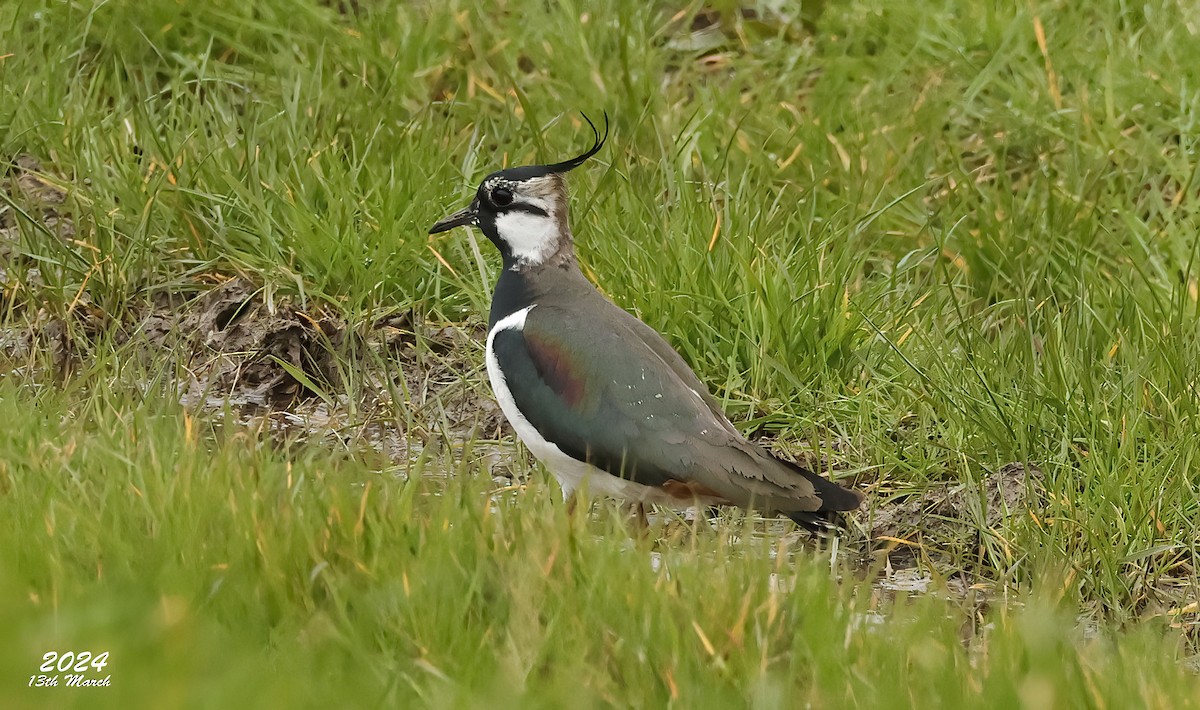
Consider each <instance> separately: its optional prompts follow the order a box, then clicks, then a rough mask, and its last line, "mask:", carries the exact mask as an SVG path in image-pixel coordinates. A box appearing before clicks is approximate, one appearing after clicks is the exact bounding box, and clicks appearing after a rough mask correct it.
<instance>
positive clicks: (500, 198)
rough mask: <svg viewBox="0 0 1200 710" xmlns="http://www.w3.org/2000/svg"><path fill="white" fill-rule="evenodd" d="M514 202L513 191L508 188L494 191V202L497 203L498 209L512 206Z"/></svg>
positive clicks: (498, 188) (499, 188)
mask: <svg viewBox="0 0 1200 710" xmlns="http://www.w3.org/2000/svg"><path fill="white" fill-rule="evenodd" d="M512 201H513V194H512V190H510V189H508V188H507V187H497V188H496V189H495V190H492V202H494V203H496V206H497V207H504V206H506V205H511V204H512Z"/></svg>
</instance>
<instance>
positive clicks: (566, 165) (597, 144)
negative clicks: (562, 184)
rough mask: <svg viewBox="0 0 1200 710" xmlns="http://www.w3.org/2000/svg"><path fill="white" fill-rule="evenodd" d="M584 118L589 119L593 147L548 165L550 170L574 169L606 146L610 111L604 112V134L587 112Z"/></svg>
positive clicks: (563, 170)
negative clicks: (601, 133)
mask: <svg viewBox="0 0 1200 710" xmlns="http://www.w3.org/2000/svg"><path fill="white" fill-rule="evenodd" d="M583 120H585V121H587V124H588V126H589V127H590V128H591V129H592V147H591V148H588V149H587V150H586V151H584V152H583V153H581V154H580V155H577V156H575V157H574V158H570V159H569V160H564V161H562V162H561V163H555V164H554V165H547V166H546V167H547V169H548V170H549V171H550V172H554V173H565V172H567V171H569V170H574V169H575V168H577V167H579V166H580V165H583V163H584V161H586V160H587V159H588V158H590V157H592V156H593V155H595V154H596V153H599V152H600V149H601V148H603V147H604V144H605V142H607V141H608V111H605V112H604V135H603V136H601V135H600V129H598V128H596V124H595V123H592V119H590V118H588V115H587V114H586V113H585V114H583Z"/></svg>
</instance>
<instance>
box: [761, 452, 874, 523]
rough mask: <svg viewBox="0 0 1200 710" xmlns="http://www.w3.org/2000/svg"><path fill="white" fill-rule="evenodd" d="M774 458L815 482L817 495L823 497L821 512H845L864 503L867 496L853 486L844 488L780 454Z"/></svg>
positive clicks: (814, 486)
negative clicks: (780, 456)
mask: <svg viewBox="0 0 1200 710" xmlns="http://www.w3.org/2000/svg"><path fill="white" fill-rule="evenodd" d="M773 458H774V459H775V460H776V461H778V462H779V463H781V464H783V465H784V466H787V467H788V468H790V469H792V470H793V471H795V472H796V473H798V474H800V475H801V476H804V478H806V479H807V480H808V481H809V482H811V483H812V484H813V488H815V489H816V493H817V496H818V497H819V498H820V499H821V509H820V511H819V512H822V513H825V512H845V511H850V510H856V509H857V508H858V506H860V505H862V502H863V499H864V498H865V496H864V495H863V494H862V493H860V492H859V491H856V490H854V489H853V488H843V487H841V486H839V485H838V484H836V483H834V482H833V481H831V480H829V479H828V478H825V477H824V476H821V475H820V474H816V473H813V472H812V471H809V470H808V469H807V468H804V467H803V466H801V465H799V464H796V463H792V462H791V461H788V460H786V459H781V458H779V457H778V456H773Z"/></svg>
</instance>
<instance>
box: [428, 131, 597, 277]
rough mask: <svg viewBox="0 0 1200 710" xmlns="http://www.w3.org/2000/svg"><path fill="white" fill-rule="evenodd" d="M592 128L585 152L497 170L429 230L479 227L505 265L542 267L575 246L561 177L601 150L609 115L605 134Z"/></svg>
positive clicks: (514, 267)
mask: <svg viewBox="0 0 1200 710" xmlns="http://www.w3.org/2000/svg"><path fill="white" fill-rule="evenodd" d="M583 118H584V120H585V121H587V122H588V125H589V126H591V128H592V133H593V135H594V141H593V143H592V147H591V148H589V149H588V150H587V151H585V152H584V153H582V154H581V155H578V156H576V157H574V158H571V159H569V160H564V161H562V162H560V163H554V164H553V165H523V166H521V167H516V168H508V169H507V170H499V171H497V172H494V173H492V174H491V175H488V176H487V177H486V178H484V180H483V182H482V183H480V185H479V189H478V190H477V191H476V193H475V199H474V200H472V202H471V204H470V205H468V206H467V207H466V208H465V209H462V210H459V211H458V212H455V213H454V214H452V215H449V216H448V217H445V218H444V219H441V220H439V221H438V222H437V224H435V225H433V227H431V228H430V230H429V233H430V234H437V233H438V232H445V231H447V230H450V229H453V228H455V227H461V226H474V227H479V229H480V230H482V231H483V233H484V235H486V236H487V238H488V239H490V240H491V241H492V243H493V244H495V245H496V247H497V248H498V249H500V254H501V255H502V256H503V257H504V268H506V269H512V270H515V271H516V270H521V269H523V268H529V267H534V266H540V265H542V264H544V263H546V262H547V261H549V260H550V259H552V258H554V257H556V256H559V255H562V254H564V253H565V254H567V255H568V256H569V255H570V250H571V230H570V228H569V227H568V226H567V187H566V181H565V180H564V179H563V176H564V174H565V173H567V172H568V171H570V170H572V169H574V168H577V167H579V166H580V165H582V164H583V162H584V161H585V160H587V159H588V158H590V157H592V156H593V155H595V154H596V153H597V152H599V150H600V148H601V146H603V145H604V141H605V140H607V139H608V114H605V115H604V135H603V136H601V135H600V131H599V130H597V128H596V126H595V124H593V123H592V122H591V120H590V119H588V117H587V116H584V117H583Z"/></svg>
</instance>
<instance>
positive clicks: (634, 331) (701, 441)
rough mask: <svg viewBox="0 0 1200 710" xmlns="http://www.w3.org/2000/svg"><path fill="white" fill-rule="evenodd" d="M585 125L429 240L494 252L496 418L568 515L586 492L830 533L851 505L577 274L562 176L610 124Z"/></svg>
mask: <svg viewBox="0 0 1200 710" xmlns="http://www.w3.org/2000/svg"><path fill="white" fill-rule="evenodd" d="M584 120H585V121H587V124H588V125H589V126H590V127H591V129H592V133H593V134H594V138H593V143H592V147H591V148H589V149H588V150H586V151H584V152H583V153H581V154H580V155H577V156H575V157H574V158H569V159H567V160H563V161H561V162H558V163H553V164H547V165H524V166H520V167H511V168H507V169H503V170H499V171H496V172H493V173H492V174H490V175H488V176H487V177H486V178H484V179H483V182H482V183H480V185H479V187H478V189H477V190H476V192H475V197H474V199H473V200H472V201H471V203H470V204H469V205H468V206H467V207H465V208H463V209H462V210H459V211H458V212H455V213H453V214H450V215H448V216H446V217H445V218H443V219H441V220H439V221H438V222H437V223H435V224H434V225H433V226H432V227H431V228H430V230H429V233H430V234H431V235H433V234H438V233H441V232H445V231H448V230H451V229H454V228H456V227H461V226H468V227H475V228H477V229H479V230H480V231H482V232H483V234H484V235H485V236H486V237H487V238H488V240H489V241H491V243H492V244H494V245H495V246H496V248H497V249H499V251H500V256H501V260H502V263H503V267H502V271H501V272H500V276H499V277H498V278H497V280H496V286H495V291H494V293H493V295H492V302H491V309H490V313H489V317H488V333H487V341H486V347H485V353H484V359H485V363H486V368H487V373H488V379H489V380H490V382H491V386H492V390H493V392H494V394H495V397H496V400H497V402H498V403H499V405H500V408H501V410H502V411H503V412H504V415H505V417H506V418H507V419H508V421H509V423H510V424H511V425H512V427H513V429H514V430H515V431H516V434H517V436H518V437H519V438H520V440H521V441H522V442H523V443H524V444H525V446H526V448H527V449H528V450H529V451H530V452H531V453H532V454H533V455H534V457H535V458H536V459H538V460H539V461H540V462H541V463H542V464H543V465H544V466H545V467H546V468H547V469H548V470H549V471H550V473H551V474H553V476H554V477H555V478H556V479H557V480H558V482H559V484H560V486H561V487H562V491H563V497H564V498H565V499H567V500H569V501H570V502H571V503H573V502H574V498H573V495H574V494H575V492H576V491H577V490H580V489H586V490H587V492H588V493H590V494H599V495H603V496H608V497H612V498H616V499H619V500H623V501H625V502H626V503H630V504H633V505H637V506H638V507H639V508H641V507H642V506H645V505H647V504H656V505H664V506H669V507H673V508H689V507H705V508H720V507H729V506H732V507H739V508H743V509H750V510H755V511H758V512H759V513H761V514H763V515H767V516H778V515H783V516H786V517H788V518H791V519H792V520H793V521H795V522H796V523H797V524H798V525H800V526H802V527H804V528H806V529H808V530H810V531H814V532H821V531H825V530H828V529H830V528H834V527H837V525H838V521H839V520H840V514H841V513H843V512H846V511H851V510H854V509H856V508H858V507H859V505H860V504H861V503H862V501H863V498H864V496H863V495H862V493H860V492H858V491H856V490H853V489H850V488H844V487H842V486H840V485H838V484H837V483H834V482H833V481H831V480H829V479H826V478H824V477H822V476H820V475H818V474H816V473H814V472H812V471H809V470H808V469H806V468H804V467H802V466H800V465H798V464H795V463H792V462H790V461H787V460H785V459H782V458H779V457H777V456H775V455H774V454H772V453H771V452H770V451H768V450H767V449H765V448H764V447H762V446H759V445H758V444H756V443H754V442H751V441H749V440H747V439H746V437H744V436H743V435H742V434H741V433H740V432H739V431H738V430H737V428H736V427H735V426H734V425H733V423H732V422H731V421H730V420H729V418H728V417H727V416H726V414H725V413H724V412H723V411H722V409H721V407H720V404H719V402H718V401H717V400H716V398H714V397H713V395H712V394H711V393H710V392H709V390H708V388H707V387H705V385H704V384H703V383H702V382H701V380H700V378H699V377H698V376H697V375H696V373H695V372H693V370H692V369H691V367H689V366H688V364H687V363H686V362H685V361H684V359H683V357H682V356H681V355H680V354H679V353H678V352H676V351H675V349H674V348H672V347H671V345H670V344H669V343H668V342H667V341H666V340H665V339H664V338H663V336H662V335H660V334H659V333H658V332H657V331H656V330H654V329H653V328H651V327H650V326H648V325H646V324H645V323H644V322H642V321H641V320H639V319H638V318H637V317H636V316H634V315H633V314H631V313H629V312H628V311H626V310H624V309H623V308H621V307H620V306H618V305H616V304H615V303H613V302H612V301H610V300H609V299H608V298H607V297H605V296H604V295H603V294H602V293H601V292H600V291H599V290H597V288H596V287H595V286H593V285H592V283H591V282H590V281H589V280H588V279H587V278H586V277H585V276H584V274H583V272H582V271H581V270H580V267H579V262H578V260H577V258H576V255H575V246H574V236H573V235H572V232H571V228H570V225H569V223H568V219H567V210H568V195H567V187H566V180H565V176H566V174H567V173H568V172H570V171H571V170H574V169H575V168H577V167H579V166H580V165H582V164H583V163H584V162H585V161H587V160H588V159H589V158H591V157H592V156H594V155H596V153H598V152H599V151H600V149H601V148H602V147H603V146H604V144H605V142H606V141H607V140H608V133H609V123H608V114H607V113H605V114H604V135H603V137H601V134H600V131H599V129H597V128H596V125H595V124H594V123H593V122H592V121H591V119H589V118H588V117H587V115H586V114H585V115H584ZM643 509H644V508H643Z"/></svg>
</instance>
